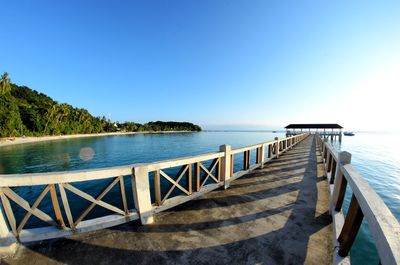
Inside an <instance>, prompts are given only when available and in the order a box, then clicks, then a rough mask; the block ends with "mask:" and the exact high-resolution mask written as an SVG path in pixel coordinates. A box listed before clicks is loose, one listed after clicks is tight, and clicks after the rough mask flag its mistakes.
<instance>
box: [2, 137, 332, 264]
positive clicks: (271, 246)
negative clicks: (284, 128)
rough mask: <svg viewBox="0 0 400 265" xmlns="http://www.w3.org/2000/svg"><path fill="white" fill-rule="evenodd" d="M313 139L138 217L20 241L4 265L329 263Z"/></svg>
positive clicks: (324, 197)
mask: <svg viewBox="0 0 400 265" xmlns="http://www.w3.org/2000/svg"><path fill="white" fill-rule="evenodd" d="M320 159H321V158H320V157H319V156H317V154H316V145H315V141H314V137H313V136H310V137H308V138H307V139H305V140H304V141H303V142H301V143H299V144H298V145H297V146H296V147H294V148H293V149H292V150H290V151H288V152H287V153H285V154H282V155H281V156H280V158H279V159H277V160H273V161H272V162H270V163H269V164H267V165H266V167H265V168H263V169H257V170H255V171H254V172H252V173H251V174H248V175H245V176H244V177H242V178H240V179H238V180H235V181H234V182H232V183H231V186H230V188H229V189H227V190H216V191H213V192H211V193H209V194H207V195H205V196H202V197H200V198H198V199H196V200H194V201H191V202H188V203H186V204H184V205H181V206H178V207H175V208H173V209H171V210H168V211H165V212H163V213H160V214H157V215H156V216H155V222H154V223H153V224H151V225H148V226H141V225H140V224H139V222H138V221H134V222H131V223H127V224H124V225H120V226H117V227H113V228H109V229H105V230H102V231H97V232H92V233H87V234H81V235H76V236H72V237H69V238H65V239H59V240H50V241H45V242H42V243H40V244H36V245H30V246H21V247H19V249H18V251H17V253H16V254H15V255H14V256H13V257H8V258H5V259H3V260H1V263H2V264H32V265H33V264H303V263H305V264H331V262H332V240H331V233H332V227H331V217H330V215H329V213H328V202H329V200H328V191H327V190H328V187H327V185H328V184H327V181H326V178H325V177H324V175H323V168H322V164H321V161H320Z"/></svg>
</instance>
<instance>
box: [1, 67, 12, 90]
mask: <svg viewBox="0 0 400 265" xmlns="http://www.w3.org/2000/svg"><path fill="white" fill-rule="evenodd" d="M10 90H11V80H10V77H9V75H8V73H7V72H4V74H2V75H1V78H0V94H1V95H3V94H5V93H7V92H8V91H10Z"/></svg>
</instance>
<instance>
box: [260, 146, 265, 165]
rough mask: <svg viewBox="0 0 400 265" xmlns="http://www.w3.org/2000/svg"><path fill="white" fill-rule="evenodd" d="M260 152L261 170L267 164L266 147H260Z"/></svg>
mask: <svg viewBox="0 0 400 265" xmlns="http://www.w3.org/2000/svg"><path fill="white" fill-rule="evenodd" d="M260 152H261V154H260V155H261V168H264V163H265V145H264V144H262V145H261V147H260Z"/></svg>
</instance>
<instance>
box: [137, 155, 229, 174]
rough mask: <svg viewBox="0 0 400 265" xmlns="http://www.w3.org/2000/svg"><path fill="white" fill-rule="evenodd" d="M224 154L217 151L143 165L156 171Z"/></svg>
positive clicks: (150, 170)
mask: <svg viewBox="0 0 400 265" xmlns="http://www.w3.org/2000/svg"><path fill="white" fill-rule="evenodd" d="M222 156H224V153H223V152H217V153H211V154H206V155H200V156H191V157H185V158H179V159H174V160H168V161H160V162H154V163H149V164H143V165H146V166H147V167H148V170H149V172H152V171H156V170H159V169H166V168H171V167H179V166H184V165H189V164H193V163H196V162H202V161H206V160H211V159H215V158H219V157H222Z"/></svg>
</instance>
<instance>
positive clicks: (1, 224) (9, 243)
mask: <svg viewBox="0 0 400 265" xmlns="http://www.w3.org/2000/svg"><path fill="white" fill-rule="evenodd" d="M16 249H17V239H16V238H15V236H14V235H13V234H12V233H11V232H10V229H9V228H8V225H7V222H6V219H5V215H4V211H3V204H2V202H1V200H0V257H1V256H3V255H11V254H14V253H15V251H16Z"/></svg>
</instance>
